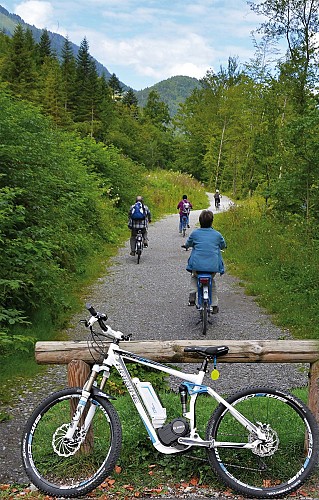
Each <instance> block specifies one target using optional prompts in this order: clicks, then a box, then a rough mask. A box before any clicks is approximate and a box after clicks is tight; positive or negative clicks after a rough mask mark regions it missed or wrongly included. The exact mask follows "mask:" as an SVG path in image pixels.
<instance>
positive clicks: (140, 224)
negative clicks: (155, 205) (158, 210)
mask: <svg viewBox="0 0 319 500" xmlns="http://www.w3.org/2000/svg"><path fill="white" fill-rule="evenodd" d="M128 217H129V220H128V228H129V229H130V230H131V238H130V246H131V252H130V255H132V256H134V255H135V240H136V235H137V233H138V232H139V231H141V233H142V235H143V243H144V247H148V237H147V228H148V223H149V222H151V219H152V216H151V212H150V210H149V208H148V206H147V205H144V203H143V198H142V196H137V197H136V202H135V203H134V205H132V206H131V208H130V210H129V213H128Z"/></svg>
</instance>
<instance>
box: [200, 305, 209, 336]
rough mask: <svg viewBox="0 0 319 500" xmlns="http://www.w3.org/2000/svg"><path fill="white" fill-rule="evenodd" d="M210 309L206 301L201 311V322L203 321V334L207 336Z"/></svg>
mask: <svg viewBox="0 0 319 500" xmlns="http://www.w3.org/2000/svg"><path fill="white" fill-rule="evenodd" d="M207 315H208V309H207V301H206V300H204V302H203V307H202V309H201V320H202V333H203V335H206V333H207V321H208V317H207Z"/></svg>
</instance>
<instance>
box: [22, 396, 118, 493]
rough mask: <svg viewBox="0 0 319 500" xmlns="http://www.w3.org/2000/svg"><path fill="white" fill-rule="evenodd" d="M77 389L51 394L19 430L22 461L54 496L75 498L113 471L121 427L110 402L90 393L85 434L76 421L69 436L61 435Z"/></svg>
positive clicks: (76, 398) (76, 399)
mask: <svg viewBox="0 0 319 500" xmlns="http://www.w3.org/2000/svg"><path fill="white" fill-rule="evenodd" d="M80 397H81V389H79V388H70V389H64V390H62V391H59V392H56V393H54V394H52V395H51V396H50V397H49V398H48V399H46V400H45V401H43V403H42V404H41V405H40V406H39V407H38V408H37V409H36V410H35V411H34V412H33V414H32V415H31V417H30V418H29V420H28V422H27V424H26V428H25V430H24V435H23V440H22V461H23V464H24V467H25V470H26V473H27V475H28V477H29V478H30V480H31V481H32V483H33V484H35V486H36V487H37V488H39V489H40V490H41V491H42V492H44V493H45V494H48V495H51V496H56V497H76V496H80V495H85V494H86V493H88V492H90V491H92V490H93V489H95V488H96V487H97V486H98V485H99V484H101V483H102V482H103V480H104V479H105V478H106V477H107V476H108V475H109V474H110V473H111V472H112V470H113V469H114V467H115V465H116V461H117V459H118V457H119V454H120V450H121V441H122V431H121V424H120V420H119V417H118V415H117V412H116V410H115V409H114V407H113V405H112V404H111V403H110V402H109V401H108V400H107V399H105V398H102V397H100V396H94V397H93V396H92V397H90V398H89V400H88V403H87V407H88V409H89V408H90V407H91V408H92V409H91V412H92V410H93V409H94V410H95V411H94V412H93V413H94V416H93V419H92V422H91V425H90V427H89V430H88V431H87V433H85V432H84V425H83V424H84V419H85V416H86V415H87V409H86V410H85V411H84V415H83V417H82V418H81V420H80V423H79V425H78V427H77V429H76V431H75V433H74V436H73V439H67V438H66V432H67V430H68V429H69V427H70V420H71V418H72V415H73V413H74V411H75V409H76V408H77V405H78V402H79V400H80Z"/></svg>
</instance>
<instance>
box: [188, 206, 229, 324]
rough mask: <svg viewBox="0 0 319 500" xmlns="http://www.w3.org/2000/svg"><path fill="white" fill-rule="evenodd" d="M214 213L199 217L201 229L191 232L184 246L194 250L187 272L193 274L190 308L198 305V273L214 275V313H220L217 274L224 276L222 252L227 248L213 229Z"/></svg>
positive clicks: (205, 213)
mask: <svg viewBox="0 0 319 500" xmlns="http://www.w3.org/2000/svg"><path fill="white" fill-rule="evenodd" d="M213 220H214V215H213V212H211V211H210V210H203V211H202V212H201V214H200V216H199V223H200V228H198V229H195V230H194V231H192V232H191V234H190V235H189V237H188V238H187V241H186V243H185V245H184V247H185V248H190V247H191V248H192V253H191V255H190V256H189V259H188V263H187V267H186V270H187V271H189V272H190V273H191V288H190V294H189V302H188V305H189V306H194V305H195V303H196V292H197V272H204V273H211V275H212V313H213V314H216V313H218V298H217V289H216V282H215V279H214V278H215V275H216V273H220V274H224V271H225V270H224V262H223V259H222V255H221V250H222V249H223V248H226V243H225V240H224V237H223V236H222V235H221V233H219V232H218V231H216V230H215V229H213V227H212V224H213Z"/></svg>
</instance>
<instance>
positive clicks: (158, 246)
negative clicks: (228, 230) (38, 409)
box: [0, 195, 307, 498]
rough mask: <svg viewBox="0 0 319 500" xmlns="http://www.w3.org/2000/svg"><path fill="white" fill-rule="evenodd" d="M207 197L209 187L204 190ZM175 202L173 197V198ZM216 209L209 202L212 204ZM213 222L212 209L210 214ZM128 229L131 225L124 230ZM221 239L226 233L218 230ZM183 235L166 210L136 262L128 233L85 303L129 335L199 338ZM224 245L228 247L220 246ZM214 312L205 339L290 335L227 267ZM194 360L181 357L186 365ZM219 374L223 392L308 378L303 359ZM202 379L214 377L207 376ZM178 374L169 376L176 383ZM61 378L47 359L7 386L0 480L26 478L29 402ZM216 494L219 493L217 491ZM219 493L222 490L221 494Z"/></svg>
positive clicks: (77, 333)
mask: <svg viewBox="0 0 319 500" xmlns="http://www.w3.org/2000/svg"><path fill="white" fill-rule="evenodd" d="M209 197H210V200H211V203H212V195H209ZM176 204H177V202H176ZM229 204H230V200H229V199H228V198H227V197H223V198H222V203H221V208H220V210H226V209H227V208H228V207H229ZM210 208H211V209H213V211H214V212H215V209H214V208H213V207H212V206H211V207H210ZM199 214H200V210H194V211H193V212H192V213H191V217H190V222H191V226H192V227H191V229H190V230H189V231H191V230H192V228H194V225H195V223H197V222H198V216H199ZM215 222H216V227H217V229H218V215H217V217H216V221H215ZM128 237H129V233H128ZM224 237H225V239H226V241H227V234H224ZM183 241H184V239H183V237H182V236H181V235H180V234H179V232H178V215H177V214H176V215H170V216H168V217H165V218H163V219H162V220H160V221H158V222H155V223H152V224H151V225H150V227H149V247H148V248H147V249H145V250H144V251H143V254H142V257H141V262H140V264H137V259H136V258H135V257H131V256H130V255H129V251H130V249H129V241H128V240H127V242H126V244H125V245H124V246H123V247H122V248H120V249H119V251H118V254H117V255H116V256H115V257H114V258H113V259H112V260H111V262H110V264H109V265H108V268H107V269H101V278H100V279H99V280H98V281H97V283H96V284H95V285H94V286H92V287H91V288H90V289H89V290H87V291H86V293H85V297H83V304H85V303H86V302H90V303H92V304H93V305H94V306H95V307H96V308H97V309H98V310H99V311H101V312H106V313H107V314H108V316H109V319H108V323H109V324H110V325H111V326H112V328H114V329H119V330H121V331H123V332H125V333H129V332H130V333H132V335H133V339H134V340H139V339H140V340H146V339H156V340H171V339H198V340H202V339H203V335H202V333H201V327H200V325H198V324H197V321H198V311H196V309H195V308H194V307H188V305H187V302H188V291H189V282H190V276H189V273H187V272H186V270H185V267H186V262H187V258H188V256H189V252H186V251H185V250H183V249H182V248H181V245H182V244H183ZM226 252H227V249H226ZM217 286H218V295H219V307H220V312H219V314H217V315H215V316H213V319H212V324H211V325H209V329H208V332H207V336H206V338H207V343H208V344H209V339H220V340H221V344H227V340H232V339H242V340H244V339H279V338H281V339H282V338H289V337H290V334H289V332H288V331H282V330H281V329H280V328H278V327H276V326H275V325H274V324H273V323H272V321H271V317H270V316H269V315H268V314H267V313H266V312H265V311H264V310H263V309H262V308H260V307H259V306H258V305H257V303H256V302H255V300H254V298H253V297H248V296H247V295H245V293H244V290H243V288H242V287H241V286H240V282H239V280H238V279H236V278H234V277H233V276H231V275H229V274H227V272H226V274H225V275H223V276H221V277H218V278H217ZM87 316H88V314H87V312H86V309H85V308H83V312H82V313H81V314H79V315H77V316H76V317H74V318H73V320H72V326H71V328H69V329H68V332H67V333H68V336H69V338H70V339H76V340H83V339H84V338H86V331H85V329H84V328H83V326H80V325H79V323H78V321H79V319H81V318H84V317H87ZM196 366H197V365H196V364H192V365H185V366H183V368H184V369H185V370H186V371H189V370H194V369H195V368H196ZM218 369H219V371H220V373H221V376H220V378H219V380H218V381H217V382H214V387H215V388H216V389H217V391H220V392H222V393H225V392H226V393H228V392H232V391H233V390H234V389H240V388H242V387H246V386H247V385H252V384H266V385H269V384H271V385H275V386H279V387H281V388H284V389H290V388H292V387H299V386H304V385H306V384H307V366H303V365H290V364H282V365H281V364H271V365H270V364H219V366H218ZM206 383H213V382H212V381H211V380H210V379H209V380H206ZM175 384H176V381H174V380H172V387H173V388H175ZM65 385H66V369H65V367H64V366H59V365H57V366H51V367H49V368H48V370H47V372H46V373H45V374H41V375H39V376H37V377H36V378H35V379H34V380H33V381H32V382H31V384H29V385H27V384H26V386H25V387H21V388H14V391H17V390H18V393H19V395H18V397H16V396H14V391H13V393H12V397H13V402H12V406H11V407H10V408H5V410H6V411H7V412H8V413H9V414H10V415H11V417H12V418H11V420H9V421H7V422H2V423H1V424H0V462H1V470H0V483H26V482H28V480H27V477H26V475H25V473H24V471H23V468H22V465H21V459H20V438H21V432H22V428H23V425H24V423H25V421H26V418H27V416H28V415H29V414H30V413H31V411H32V409H33V408H34V407H35V406H36V405H37V404H38V403H39V402H40V401H41V400H42V399H43V398H44V397H46V396H47V395H48V394H49V393H51V392H53V391H54V390H58V389H60V388H61V387H63V386H65ZM216 496H217V497H219V496H218V494H216ZM219 498H221V497H219Z"/></svg>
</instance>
